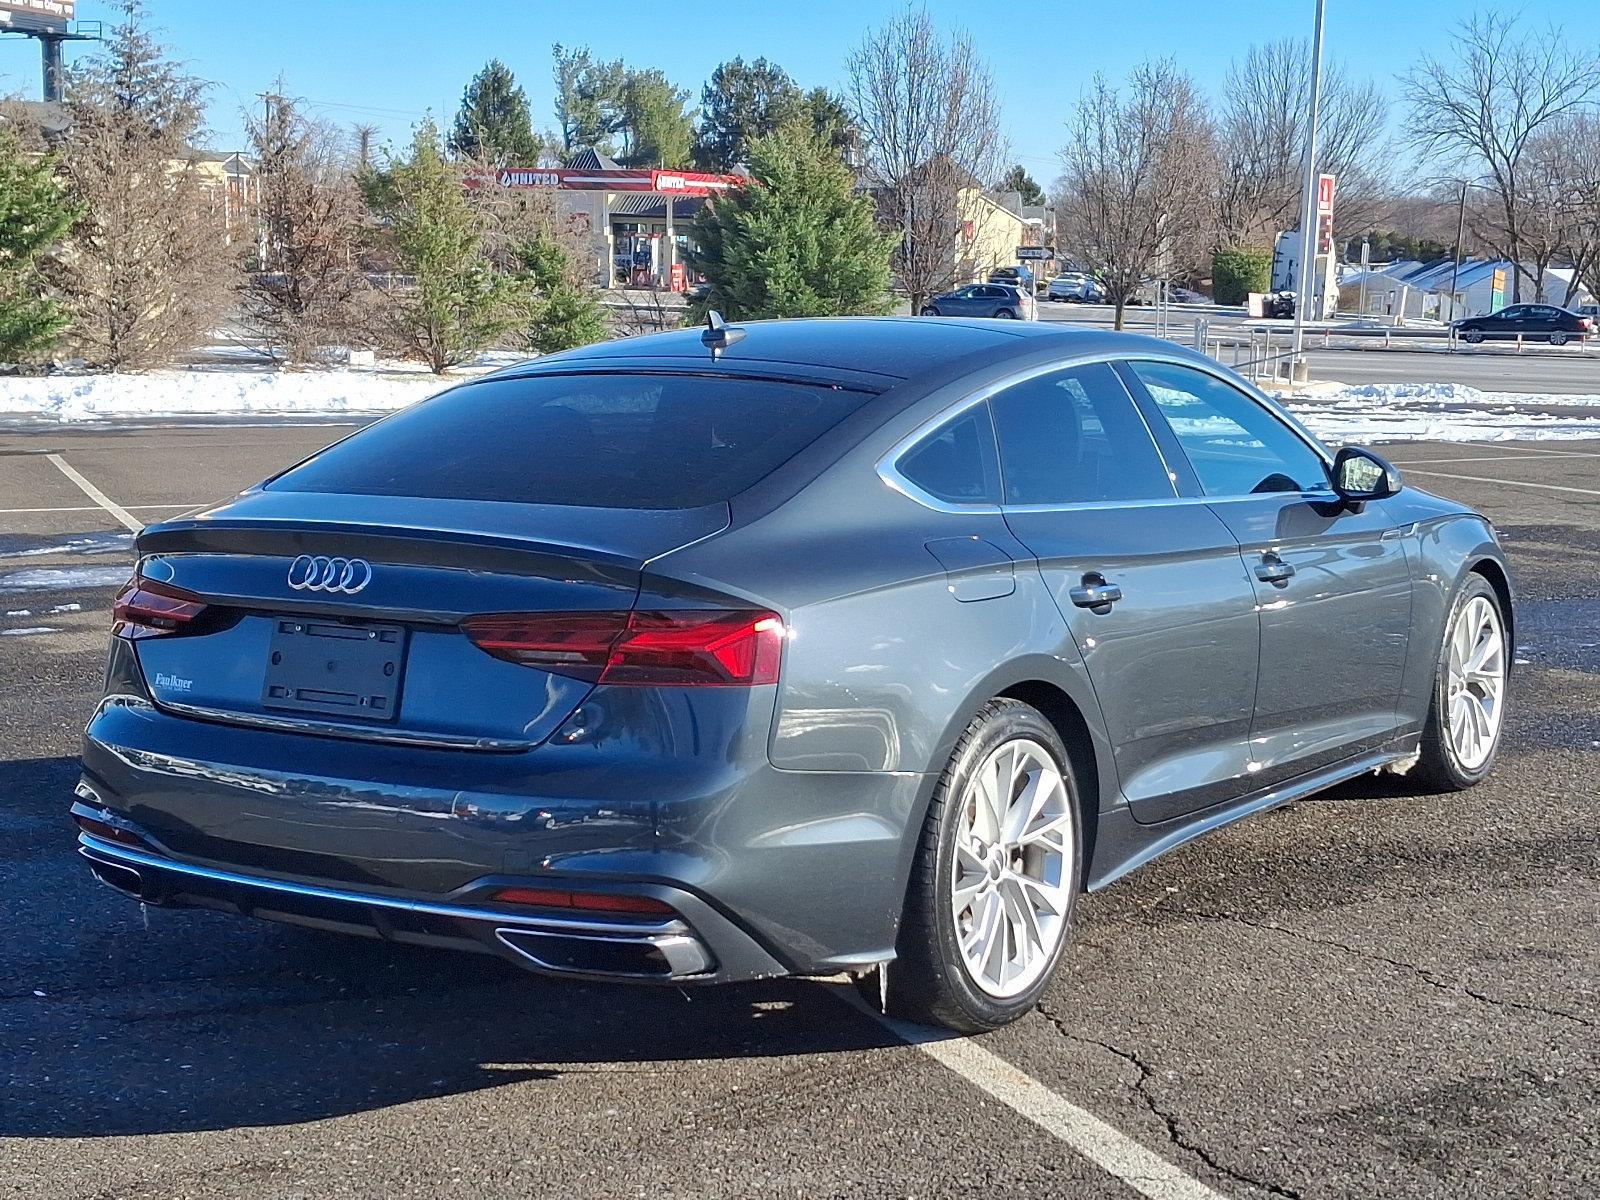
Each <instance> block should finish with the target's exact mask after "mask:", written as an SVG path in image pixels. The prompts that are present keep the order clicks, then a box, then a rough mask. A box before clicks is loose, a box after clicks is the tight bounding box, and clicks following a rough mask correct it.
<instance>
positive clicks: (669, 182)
mask: <svg viewBox="0 0 1600 1200" xmlns="http://www.w3.org/2000/svg"><path fill="white" fill-rule="evenodd" d="M495 182H496V183H498V184H499V185H500V186H501V187H507V188H557V189H559V190H560V191H564V192H670V193H672V194H673V195H675V196H714V195H717V194H718V193H720V192H725V191H727V190H728V189H729V188H736V187H743V186H744V184H745V180H744V179H743V178H742V177H740V176H738V175H708V174H705V173H703V172H699V171H650V170H627V169H619V170H616V171H580V170H567V169H564V168H544V167H502V168H500V169H499V170H498V171H496V172H495Z"/></svg>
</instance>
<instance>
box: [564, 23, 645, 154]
mask: <svg viewBox="0 0 1600 1200" xmlns="http://www.w3.org/2000/svg"><path fill="white" fill-rule="evenodd" d="M552 53H553V55H554V58H555V76H556V123H557V124H558V125H559V126H560V127H561V149H562V151H563V152H564V153H567V154H571V153H573V152H574V151H578V150H585V149H589V148H590V147H593V148H594V149H596V150H598V151H600V153H602V154H610V153H611V152H612V150H613V149H615V146H614V145H613V143H612V141H611V135H612V134H613V133H615V132H616V131H617V124H618V119H619V117H618V114H619V113H620V111H621V109H622V95H623V90H624V86H625V84H626V82H627V71H626V70H625V69H624V68H623V66H622V60H621V59H620V58H619V59H616V60H614V61H612V62H600V61H599V60H597V59H596V58H595V57H594V55H593V54H591V53H590V52H589V48H588V47H587V46H579V47H576V48H574V49H570V50H569V49H567V48H565V47H563V46H562V45H561V43H560V42H557V43H556V45H555V48H554V50H553V52H552Z"/></svg>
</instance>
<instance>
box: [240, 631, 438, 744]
mask: <svg viewBox="0 0 1600 1200" xmlns="http://www.w3.org/2000/svg"><path fill="white" fill-rule="evenodd" d="M407 632H408V631H407V630H406V628H405V626H403V625H375V624H367V623H349V622H342V621H328V620H319V619H317V618H315V617H276V618H274V619H273V625H272V643H271V647H270V649H269V651H268V654H267V669H266V677H265V680H264V681H263V683H262V687H261V703H262V705H263V706H264V707H266V708H273V709H279V710H282V711H287V712H298V713H317V714H319V715H323V716H338V717H345V718H354V719H356V720H362V721H393V720H394V719H395V718H396V717H397V716H398V715H399V712H400V689H401V684H402V682H403V681H404V679H405V664H406V643H407Z"/></svg>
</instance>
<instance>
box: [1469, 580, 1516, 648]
mask: <svg viewBox="0 0 1600 1200" xmlns="http://www.w3.org/2000/svg"><path fill="white" fill-rule="evenodd" d="M1467 573H1468V574H1471V575H1481V576H1483V578H1484V579H1486V580H1488V582H1489V586H1490V587H1492V588H1493V589H1494V593H1495V595H1496V596H1498V597H1499V599H1500V613H1501V616H1503V617H1504V618H1505V623H1506V643H1507V649H1508V653H1507V656H1506V676H1507V678H1509V677H1510V675H1511V664H1512V663H1514V662H1515V661H1516V658H1517V656H1516V653H1515V651H1516V645H1517V614H1516V609H1515V607H1514V606H1513V603H1512V594H1511V576H1510V575H1509V574H1507V572H1506V569H1505V567H1504V566H1503V565H1502V564H1501V563H1500V562H1499V561H1498V560H1497V559H1493V558H1490V557H1488V556H1487V555H1485V556H1484V557H1482V558H1479V559H1475V560H1474V561H1473V562H1472V564H1471V565H1470V566H1469V567H1468V568H1467Z"/></svg>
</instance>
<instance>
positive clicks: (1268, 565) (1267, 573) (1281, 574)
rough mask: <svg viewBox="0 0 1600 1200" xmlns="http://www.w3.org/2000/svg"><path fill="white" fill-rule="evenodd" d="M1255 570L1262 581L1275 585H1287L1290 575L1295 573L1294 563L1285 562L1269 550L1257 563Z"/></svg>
mask: <svg viewBox="0 0 1600 1200" xmlns="http://www.w3.org/2000/svg"><path fill="white" fill-rule="evenodd" d="M1255 570H1256V578H1257V579H1259V580H1261V582H1262V583H1270V584H1271V585H1272V586H1273V587H1287V586H1288V585H1289V577H1290V576H1291V575H1293V574H1294V564H1293V563H1286V562H1284V561H1283V559H1281V558H1279V557H1278V556H1277V555H1276V554H1273V553H1272V552H1271V551H1270V550H1269V551H1268V552H1267V553H1265V554H1263V555H1262V556H1261V561H1260V562H1258V563H1257V564H1256V567H1255Z"/></svg>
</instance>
